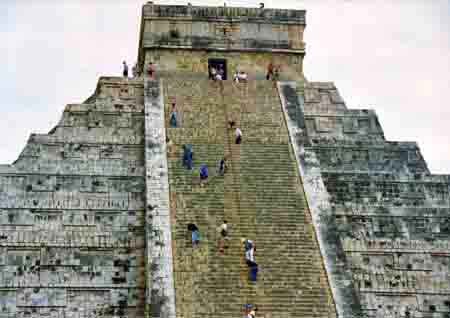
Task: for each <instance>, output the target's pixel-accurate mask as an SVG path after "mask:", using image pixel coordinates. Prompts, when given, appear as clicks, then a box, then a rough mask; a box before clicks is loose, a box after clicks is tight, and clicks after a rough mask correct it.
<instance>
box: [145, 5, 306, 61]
mask: <svg viewBox="0 0 450 318" xmlns="http://www.w3.org/2000/svg"><path fill="white" fill-rule="evenodd" d="M304 28H305V11H303V10H282V9H258V8H239V7H198V6H192V5H186V6H168V5H154V4H153V3H150V4H147V5H144V7H143V14H142V25H141V43H140V45H141V48H142V49H148V48H153V47H176V48H182V47H184V48H187V47H189V48H192V49H199V48H201V49H227V50H261V49H266V50H267V49H268V50H274V49H280V50H293V51H297V52H298V53H302V52H303V50H304V43H303V31H304Z"/></svg>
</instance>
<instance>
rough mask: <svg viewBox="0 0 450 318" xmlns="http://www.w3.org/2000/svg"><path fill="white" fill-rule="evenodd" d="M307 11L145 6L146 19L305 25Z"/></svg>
mask: <svg viewBox="0 0 450 318" xmlns="http://www.w3.org/2000/svg"><path fill="white" fill-rule="evenodd" d="M305 15H306V11H305V10H291V9H265V8H245V7H223V6H221V7H208V6H192V5H156V4H153V3H152V2H149V3H147V4H146V5H144V6H143V10H142V17H143V18H144V19H158V18H159V19H168V18H170V19H176V20H183V19H185V20H186V19H189V20H200V21H215V22H217V21H219V22H221V21H223V22H258V23H264V22H266V23H272V24H273V23H276V24H300V25H305V24H306V21H305Z"/></svg>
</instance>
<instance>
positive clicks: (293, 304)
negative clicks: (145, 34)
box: [163, 76, 335, 318]
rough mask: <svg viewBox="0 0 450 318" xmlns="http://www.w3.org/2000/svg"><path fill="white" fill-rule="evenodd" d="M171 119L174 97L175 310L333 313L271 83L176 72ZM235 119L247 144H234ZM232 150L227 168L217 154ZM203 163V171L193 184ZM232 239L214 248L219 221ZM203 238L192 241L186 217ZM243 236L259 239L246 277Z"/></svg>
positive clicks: (170, 90) (170, 86)
mask: <svg viewBox="0 0 450 318" xmlns="http://www.w3.org/2000/svg"><path fill="white" fill-rule="evenodd" d="M163 87H164V97H165V105H166V120H167V127H170V126H169V122H168V120H169V114H170V109H171V106H170V104H171V101H172V99H173V98H174V97H175V98H176V102H177V112H178V119H179V127H177V128H167V136H168V138H170V139H171V141H172V142H173V144H174V146H173V149H172V151H171V152H170V153H169V155H168V158H169V182H170V192H171V217H172V227H173V229H172V231H173V253H174V275H175V289H176V304H177V316H178V317H184V318H187V317H200V316H202V317H204V316H206V315H208V316H216V317H239V315H241V313H240V312H241V308H242V305H243V304H245V303H252V304H255V305H257V306H258V308H259V310H260V316H264V317H333V316H335V312H334V306H333V304H332V301H331V296H330V291H329V288H328V285H327V282H326V277H325V275H324V272H323V266H322V262H321V258H320V254H319V249H318V246H317V243H316V241H315V238H314V234H313V229H312V225H311V224H310V221H309V217H308V215H309V214H308V211H307V205H306V202H305V199H304V195H303V189H302V186H301V183H300V179H299V177H298V174H297V170H296V164H295V161H294V157H293V156H292V154H291V149H290V145H289V140H288V134H287V130H286V126H285V122H284V119H283V115H282V112H281V108H280V102H279V99H278V94H277V90H276V88H275V87H274V86H273V84H272V83H271V82H265V81H254V82H249V83H248V84H235V83H232V82H231V81H227V82H211V81H208V80H206V79H201V78H200V79H197V78H196V79H193V78H186V77H180V76H171V77H165V78H164V80H163ZM231 119H232V120H234V121H235V122H236V125H237V127H240V129H241V130H242V132H243V143H242V144H241V145H235V144H234V131H233V130H230V129H228V128H227V122H228V120H231ZM183 144H192V145H193V151H194V169H193V170H192V171H189V170H187V169H185V168H184V167H182V165H181V157H182V145H183ZM224 155H226V156H228V158H229V170H228V172H227V173H226V174H225V176H218V175H217V166H218V162H219V160H220V159H221V158H222V157H223V156H224ZM201 163H205V164H207V166H208V169H209V175H210V177H209V180H208V183H207V184H206V185H205V186H203V187H202V186H200V185H199V177H198V167H199V165H200V164H201ZM223 219H226V220H227V221H228V224H229V227H230V236H231V239H230V241H229V242H228V244H227V246H228V248H226V249H225V253H224V255H221V254H220V253H219V250H218V239H219V233H218V232H217V227H218V226H220V224H221V223H222V221H223ZM188 223H195V224H196V225H197V226H198V227H199V229H200V232H201V243H200V246H199V247H198V248H196V249H193V248H192V247H191V242H190V233H188V231H187V224H188ZM241 237H247V238H249V239H252V240H254V241H255V243H256V252H255V259H256V262H257V263H258V264H259V269H260V272H259V274H258V281H257V282H255V283H252V282H249V281H248V269H247V266H246V264H245V261H244V258H243V249H242V246H241V243H240V238H241Z"/></svg>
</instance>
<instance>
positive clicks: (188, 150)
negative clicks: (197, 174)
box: [183, 145, 193, 170]
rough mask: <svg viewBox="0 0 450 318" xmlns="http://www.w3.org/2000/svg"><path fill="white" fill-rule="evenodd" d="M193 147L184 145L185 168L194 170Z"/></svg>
mask: <svg viewBox="0 0 450 318" xmlns="http://www.w3.org/2000/svg"><path fill="white" fill-rule="evenodd" d="M192 157H193V152H192V145H183V166H184V167H186V168H188V169H189V170H191V169H192Z"/></svg>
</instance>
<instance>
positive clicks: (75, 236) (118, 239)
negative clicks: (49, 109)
mask: <svg viewBox="0 0 450 318" xmlns="http://www.w3.org/2000/svg"><path fill="white" fill-rule="evenodd" d="M143 102H144V101H143V85H142V82H141V81H131V80H130V81H124V80H123V79H121V78H101V79H100V81H99V84H98V87H97V90H96V93H95V94H94V95H93V96H92V97H91V98H90V99H89V102H88V103H83V104H74V105H68V106H67V107H66V108H65V110H64V113H63V116H62V118H61V120H60V122H59V124H58V125H57V126H56V127H55V128H54V129H53V130H52V131H51V132H50V133H49V134H46V135H32V136H31V137H30V140H29V141H28V143H27V145H26V147H25V149H24V151H23V152H22V153H21V155H20V156H19V158H18V159H17V161H16V162H15V163H14V164H12V165H6V166H0V316H1V317H76V318H78V317H96V316H98V317H100V316H101V315H113V314H117V315H120V314H122V315H123V314H136V315H138V314H139V312H140V311H141V310H140V307H141V308H144V307H145V306H144V304H145V298H144V297H143V296H142V295H144V294H145V286H146V285H145V276H146V275H145V270H146V268H145V264H146V255H145V237H144V211H145V165H144V162H145V160H144V151H143V149H144V113H143V111H144V103H143ZM142 314H143V312H142Z"/></svg>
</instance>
